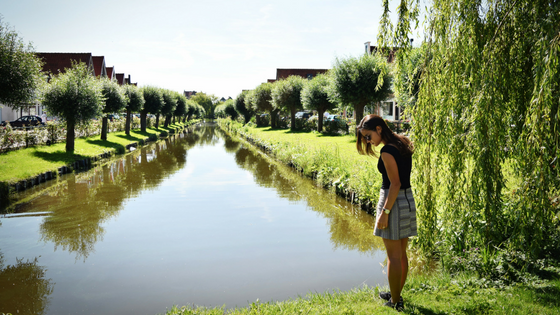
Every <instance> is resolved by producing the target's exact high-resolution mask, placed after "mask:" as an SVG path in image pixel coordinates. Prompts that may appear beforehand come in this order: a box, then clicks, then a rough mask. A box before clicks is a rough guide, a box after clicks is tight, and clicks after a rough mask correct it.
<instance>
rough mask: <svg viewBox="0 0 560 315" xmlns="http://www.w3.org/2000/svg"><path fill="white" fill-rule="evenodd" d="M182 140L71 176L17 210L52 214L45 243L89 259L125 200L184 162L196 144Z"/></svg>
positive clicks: (42, 229)
mask: <svg viewBox="0 0 560 315" xmlns="http://www.w3.org/2000/svg"><path fill="white" fill-rule="evenodd" d="M183 137H184V135H177V136H174V137H171V138H169V139H167V140H165V141H160V142H157V143H153V144H151V145H149V146H147V147H144V148H142V149H141V150H136V151H135V152H133V153H131V154H129V155H127V156H125V157H122V158H120V159H116V160H113V161H111V162H109V163H107V164H105V165H103V166H98V167H95V168H93V169H91V170H90V171H88V172H85V173H80V174H71V175H69V176H68V177H67V178H66V180H65V181H64V182H63V183H62V184H60V185H58V186H56V187H55V188H56V189H50V190H49V191H48V192H47V193H46V194H45V195H44V196H42V197H41V198H37V199H34V200H32V201H30V202H28V203H25V204H22V205H17V206H16V207H15V209H14V212H15V213H24V212H28V211H33V212H37V211H47V212H49V215H48V216H46V217H45V219H44V221H43V222H42V224H41V226H40V232H41V235H42V238H41V240H42V241H44V242H53V243H54V245H55V250H56V249H58V248H61V249H62V250H64V251H69V252H71V253H74V254H75V256H76V259H83V260H84V261H85V260H86V259H87V257H88V256H89V255H90V254H91V253H92V252H93V251H94V246H95V244H96V243H97V242H99V241H101V240H103V235H104V233H105V229H104V228H103V226H102V223H103V222H106V221H107V220H109V219H110V218H112V217H114V216H116V215H118V213H119V211H120V210H121V209H122V207H123V202H124V201H125V200H127V199H129V198H131V197H135V196H137V195H138V194H139V193H140V192H142V191H145V190H152V189H155V188H156V187H158V185H159V184H160V183H161V182H162V181H163V180H164V179H165V178H167V177H168V176H170V175H171V174H173V173H174V172H175V171H177V170H178V169H181V168H182V167H183V166H184V165H185V164H186V162H187V149H188V148H189V146H192V145H194V144H195V143H196V141H194V142H191V141H186V142H185V141H178V139H181V138H183ZM198 137H199V135H198V134H193V135H192V137H191V138H198Z"/></svg>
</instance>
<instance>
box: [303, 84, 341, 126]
mask: <svg viewBox="0 0 560 315" xmlns="http://www.w3.org/2000/svg"><path fill="white" fill-rule="evenodd" d="M331 90H332V82H331V77H330V76H329V75H328V74H319V75H317V76H315V77H314V78H313V79H312V80H311V81H309V82H307V84H306V85H305V86H304V87H303V90H302V91H301V102H302V104H303V108H305V109H311V110H316V111H317V112H318V116H317V131H319V132H321V131H322V130H323V118H324V117H323V115H324V113H325V112H326V111H329V110H333V109H335V108H336V106H337V104H336V103H335V102H332V101H331V98H330V93H331Z"/></svg>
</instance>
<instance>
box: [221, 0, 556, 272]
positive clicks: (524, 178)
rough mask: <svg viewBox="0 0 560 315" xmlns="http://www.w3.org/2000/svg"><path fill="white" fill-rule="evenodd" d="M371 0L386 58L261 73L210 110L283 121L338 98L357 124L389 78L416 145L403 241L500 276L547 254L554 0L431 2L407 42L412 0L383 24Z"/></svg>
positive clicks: (550, 240) (552, 209) (552, 180)
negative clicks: (410, 229)
mask: <svg viewBox="0 0 560 315" xmlns="http://www.w3.org/2000/svg"><path fill="white" fill-rule="evenodd" d="M383 5H384V13H383V15H382V18H381V32H380V35H379V37H378V41H379V44H378V47H381V49H380V51H389V49H388V48H387V47H399V49H398V51H397V55H396V62H395V63H394V65H390V66H389V67H388V66H387V64H386V63H385V61H384V59H383V58H382V57H380V56H378V55H364V56H362V57H359V58H348V59H344V60H340V59H336V61H335V65H334V67H333V69H332V70H330V71H329V73H327V74H326V75H324V76H323V75H319V76H317V77H315V78H313V79H312V80H311V81H305V80H303V79H300V78H297V77H290V78H287V79H286V80H280V81H277V82H275V83H263V84H261V85H259V86H257V87H256V88H255V89H254V90H251V91H247V92H243V93H241V94H240V95H239V96H238V97H237V98H236V100H235V101H234V102H231V104H229V105H228V107H229V108H224V109H222V111H223V112H225V113H226V114H227V115H229V116H232V117H233V116H234V115H235V113H239V114H241V115H243V117H244V120H245V122H247V121H249V120H250V119H251V117H252V116H254V115H256V114H257V113H259V112H264V111H266V112H268V113H270V116H271V118H272V124H271V125H272V127H275V118H276V116H277V114H278V113H280V112H281V111H288V112H290V113H291V119H292V128H294V127H295V124H294V112H295V111H296V110H298V109H301V108H305V109H315V110H318V111H319V113H322V112H323V111H325V110H330V109H332V108H334V107H336V106H337V104H338V106H340V105H341V104H342V105H344V104H350V105H352V106H353V107H354V109H355V110H356V117H355V118H356V121H357V122H358V121H360V120H361V118H362V115H363V108H364V105H365V104H369V103H371V102H375V101H378V100H382V99H383V98H384V97H385V96H386V93H387V92H386V90H387V87H388V86H389V83H390V82H391V81H393V82H394V84H393V87H394V91H393V92H394V94H395V96H396V98H397V100H398V102H399V106H400V107H401V108H404V110H405V115H406V116H407V117H410V119H411V123H412V124H411V127H412V129H411V132H410V134H409V135H410V137H411V138H412V139H413V141H414V143H415V147H416V153H415V155H414V166H415V167H414V170H413V186H414V189H415V194H416V197H417V202H418V208H419V209H420V210H419V213H418V215H419V222H420V227H419V236H418V238H416V239H415V240H414V241H413V243H414V244H415V246H416V247H417V248H418V249H419V250H420V251H421V252H422V253H424V254H425V256H428V257H436V258H438V259H439V260H440V262H441V263H442V265H443V266H444V267H446V268H449V269H450V270H471V271H474V272H478V273H480V274H482V275H484V276H485V277H494V278H497V279H500V280H501V281H506V282H507V281H515V280H516V279H519V273H518V272H517V270H538V269H539V268H540V267H539V264H540V263H542V262H543V260H542V259H555V260H557V259H558V257H560V173H559V170H560V167H559V159H558V156H560V62H559V58H560V3H559V2H557V1H540V2H531V3H528V2H526V1H513V2H511V1H505V0H495V1H490V2H484V3H483V2H476V3H472V2H469V1H466V0H459V1H447V0H446V1H438V2H437V5H436V4H434V6H433V7H432V8H431V11H429V14H428V15H427V20H426V23H425V25H426V29H424V30H423V32H424V34H427V35H428V36H427V37H426V40H425V41H424V42H423V43H422V44H421V45H420V46H419V47H416V48H413V47H412V45H411V42H410V37H411V34H412V32H413V31H414V30H413V25H419V23H417V22H418V16H419V12H420V9H419V3H418V2H417V1H401V3H400V6H399V10H398V15H399V19H398V23H397V25H395V26H393V25H392V24H391V22H390V21H391V20H390V19H389V12H390V10H389V1H384V2H383ZM233 118H235V117H233ZM321 118H322V115H321V114H319V119H321ZM319 128H320V127H319ZM465 258H466V259H465Z"/></svg>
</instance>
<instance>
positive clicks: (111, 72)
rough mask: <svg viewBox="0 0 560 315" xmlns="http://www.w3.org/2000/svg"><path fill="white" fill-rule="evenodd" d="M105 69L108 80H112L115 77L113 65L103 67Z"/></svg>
mask: <svg viewBox="0 0 560 315" xmlns="http://www.w3.org/2000/svg"><path fill="white" fill-rule="evenodd" d="M105 69H106V70H107V78H109V80H111V81H113V80H116V78H115V71H114V70H115V67H107V68H105Z"/></svg>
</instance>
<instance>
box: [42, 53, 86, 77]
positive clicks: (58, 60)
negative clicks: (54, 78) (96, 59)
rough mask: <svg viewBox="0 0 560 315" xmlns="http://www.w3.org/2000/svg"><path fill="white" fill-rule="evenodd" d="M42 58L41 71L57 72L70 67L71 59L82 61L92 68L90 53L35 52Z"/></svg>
mask: <svg viewBox="0 0 560 315" xmlns="http://www.w3.org/2000/svg"><path fill="white" fill-rule="evenodd" d="M36 55H37V57H39V58H40V59H42V60H43V62H44V64H43V71H44V72H48V73H52V74H59V73H63V72H64V71H65V69H69V68H72V61H76V62H83V63H85V64H86V66H87V67H88V68H90V69H92V70H93V61H92V57H91V53H36Z"/></svg>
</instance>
